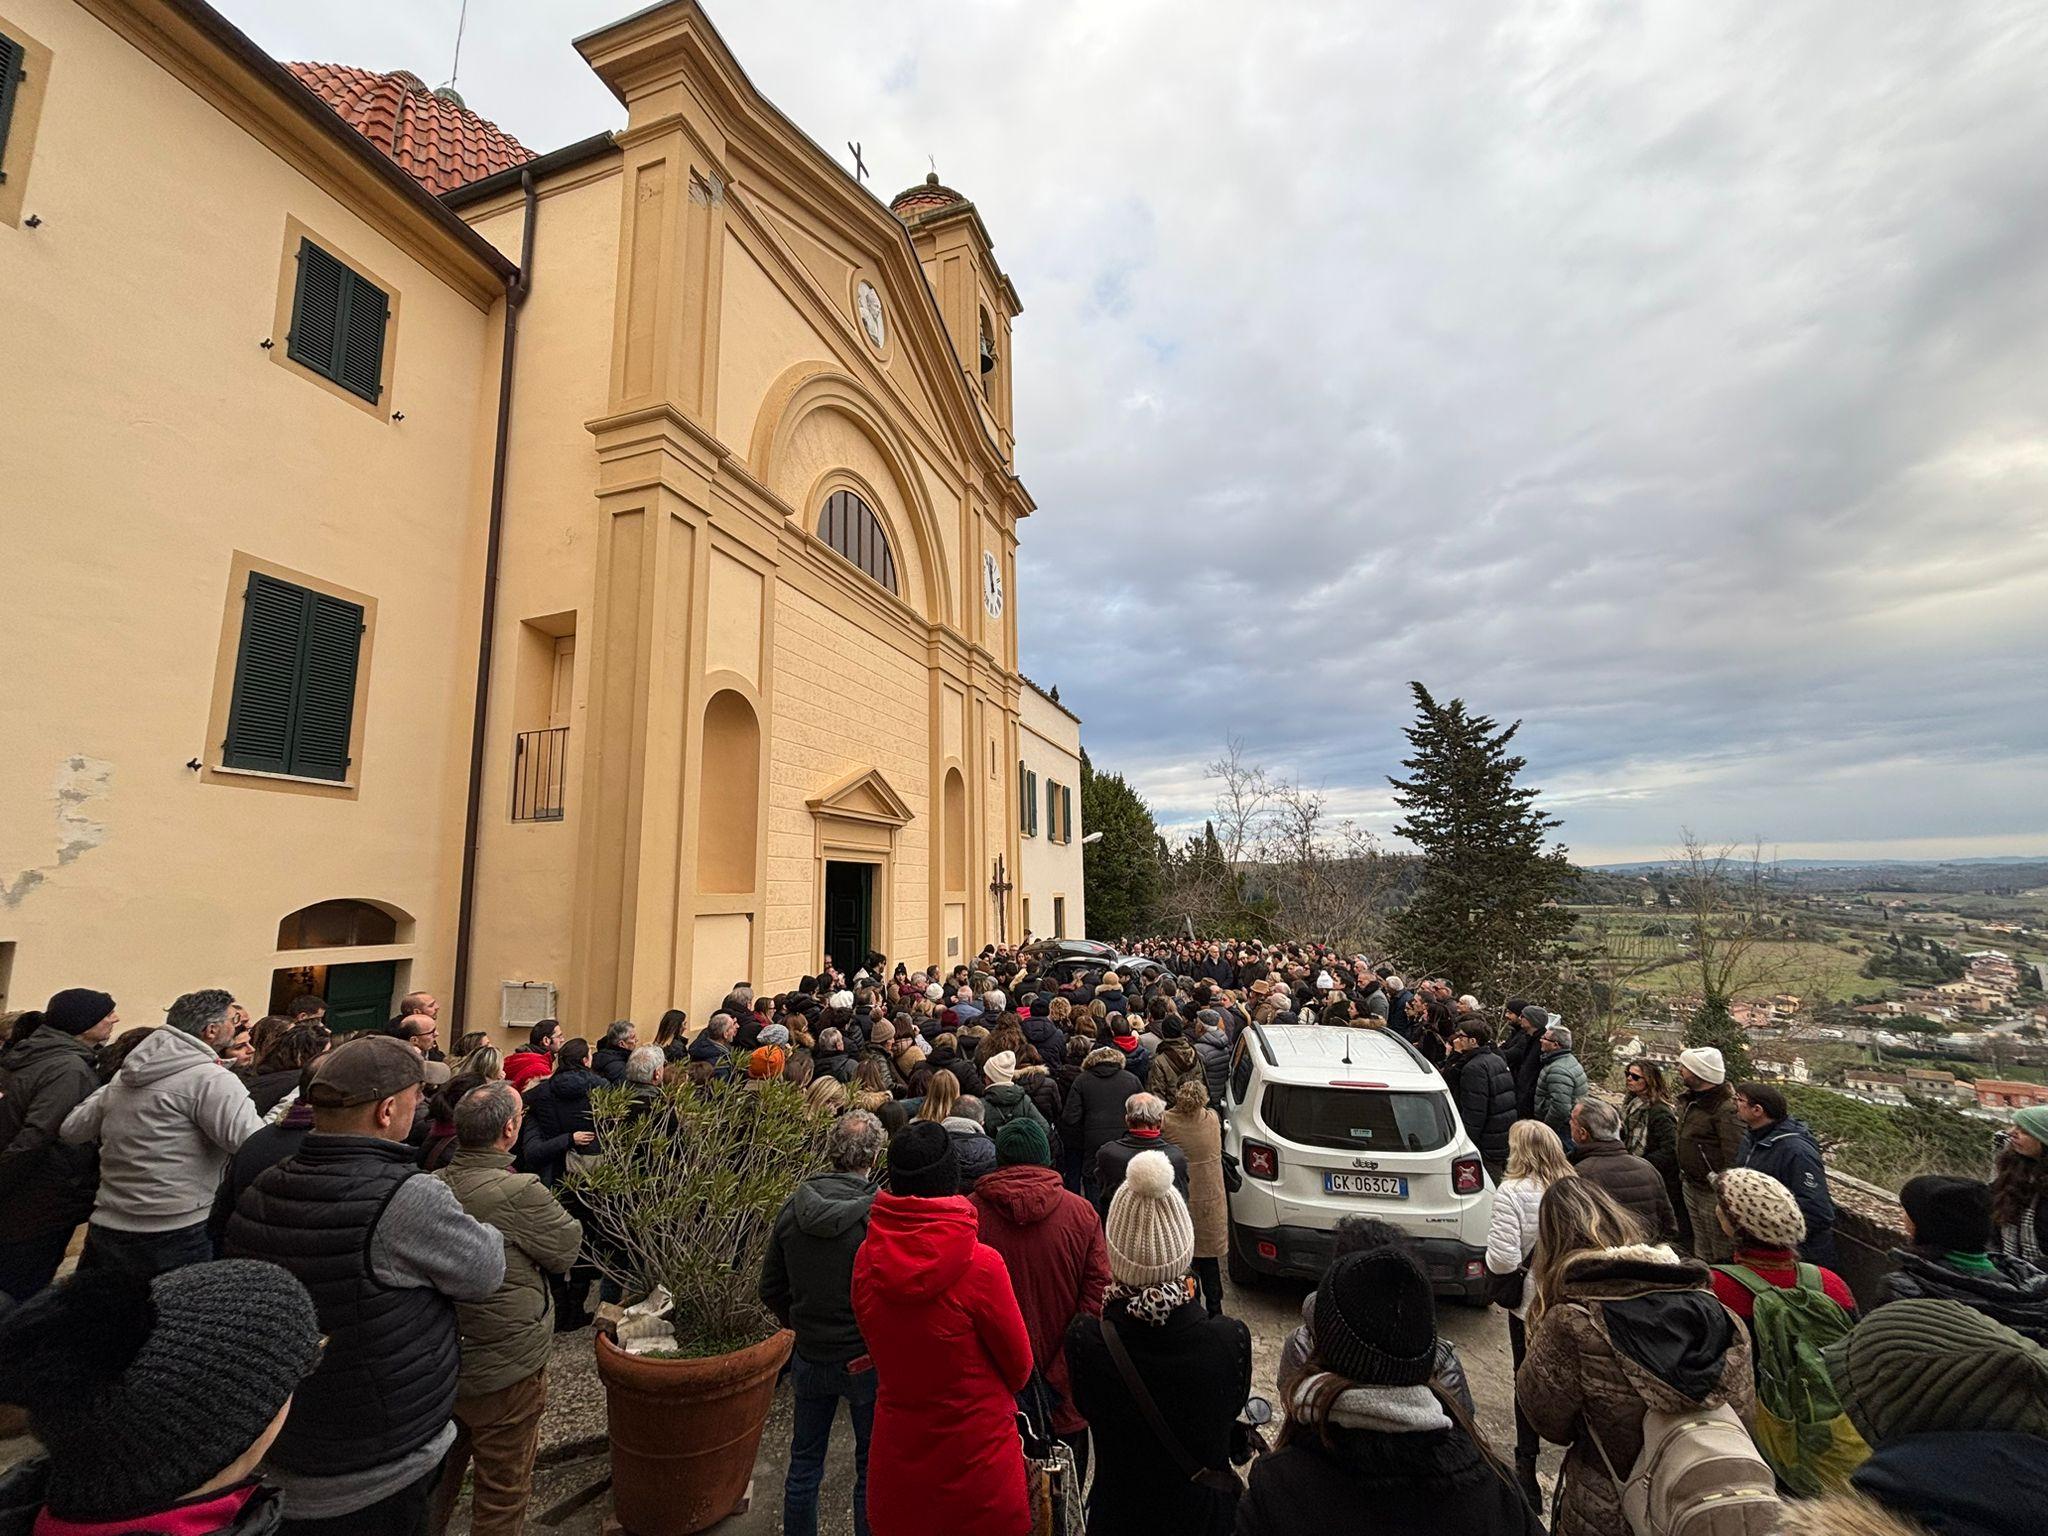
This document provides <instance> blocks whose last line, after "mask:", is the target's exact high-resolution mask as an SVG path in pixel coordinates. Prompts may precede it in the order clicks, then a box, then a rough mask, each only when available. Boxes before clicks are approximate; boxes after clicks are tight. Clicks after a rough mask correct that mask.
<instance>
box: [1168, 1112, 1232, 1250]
mask: <svg viewBox="0 0 2048 1536" xmlns="http://www.w3.org/2000/svg"><path fill="white" fill-rule="evenodd" d="M1159 1134H1160V1136H1161V1137H1163V1138H1164V1139H1165V1140H1167V1141H1170V1142H1172V1143H1173V1144H1174V1145H1175V1146H1176V1147H1179V1148H1180V1150H1181V1155H1182V1156H1183V1157H1185V1158H1186V1159H1187V1160H1188V1215H1190V1216H1192V1217H1193V1218H1194V1222H1195V1257H1196V1258H1198V1259H1220V1258H1222V1257H1223V1255H1224V1253H1225V1251H1226V1250H1227V1249H1228V1247H1229V1245H1230V1201H1229V1197H1228V1195H1227V1194H1226V1193H1225V1192H1224V1188H1223V1124H1222V1122H1221V1121H1219V1120H1218V1119H1217V1118H1216V1111H1215V1110H1213V1109H1203V1110H1198V1111H1197V1112H1196V1113H1194V1114H1192V1115H1184V1114H1182V1113H1181V1112H1180V1111H1179V1110H1177V1109H1169V1110H1168V1111H1167V1112H1166V1120H1165V1122H1164V1123H1163V1124H1162V1125H1161V1126H1160V1127H1159Z"/></svg>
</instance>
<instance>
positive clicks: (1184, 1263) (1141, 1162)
mask: <svg viewBox="0 0 2048 1536" xmlns="http://www.w3.org/2000/svg"><path fill="white" fill-rule="evenodd" d="M1102 1236H1103V1239H1104V1241H1105V1242H1107V1244H1108V1245H1109V1273H1110V1275H1111V1277H1112V1278H1114V1279H1115V1280H1117V1281H1118V1282H1119V1283H1120V1284H1123V1285H1132V1286H1137V1285H1165V1284H1166V1283H1167V1282H1168V1281H1170V1280H1178V1279H1180V1278H1181V1277H1182V1276H1183V1275H1185V1274H1186V1273H1187V1272H1188V1271H1189V1270H1191V1269H1193V1268H1194V1267H1195V1223H1194V1220H1193V1218H1192V1217H1190V1216H1189V1215H1188V1203H1187V1201H1185V1200H1183V1199H1181V1197H1180V1191H1179V1190H1177V1189H1175V1188H1174V1187H1173V1164H1172V1163H1170V1162H1168V1161H1167V1160H1166V1154H1165V1153H1164V1152H1140V1153H1139V1154H1138V1155H1137V1156H1136V1157H1134V1158H1132V1159H1131V1166H1130V1167H1129V1168H1128V1169H1126V1170H1125V1171H1124V1181H1123V1183H1121V1184H1119V1185H1118V1186H1117V1191H1116V1193H1115V1194H1114V1195H1112V1196H1111V1197H1110V1201H1109V1220H1108V1221H1107V1222H1105V1223H1104V1224H1103V1230H1102Z"/></svg>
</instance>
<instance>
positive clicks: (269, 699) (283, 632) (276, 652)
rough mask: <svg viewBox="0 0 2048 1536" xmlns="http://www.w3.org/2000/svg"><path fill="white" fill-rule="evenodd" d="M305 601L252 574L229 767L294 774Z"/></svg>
mask: <svg viewBox="0 0 2048 1536" xmlns="http://www.w3.org/2000/svg"><path fill="white" fill-rule="evenodd" d="M306 597H307V593H306V592H305V591H304V589H302V588H299V587H294V586H291V585H290V584H288V583H286V582H282V581H276V580H273V579H272V578H271V577H268V576H263V575H259V574H258V573H257V572H255V571H251V572H250V573H249V587H248V592H247V594H246V596H245V598H244V600H243V605H242V645H241V651H240V654H239V655H237V656H236V658H235V686H234V692H233V694H232V695H231V696H230V698H229V702H228V739H227V744H226V749H225V751H223V753H222V755H221V762H222V763H223V764H224V765H225V766H226V767H229V768H253V769H256V770H257V771H258V772H261V773H289V772H290V771H291V751H292V710H293V706H294V704H295V703H296V702H297V699H298V678H299V647H300V640H301V636H302V634H303V632H304V630H305V610H306V601H305V600H306Z"/></svg>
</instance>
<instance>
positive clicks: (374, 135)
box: [285, 63, 533, 196]
mask: <svg viewBox="0 0 2048 1536" xmlns="http://www.w3.org/2000/svg"><path fill="white" fill-rule="evenodd" d="M285 68H287V69H289V70H290V71H291V72H292V73H293V74H295V75H297V76H298V77H299V79H300V80H301V81H303V82H304V83H305V84H306V85H307V86H309V87H310V88H311V89H312V90H313V92H314V94H315V95H317V96H319V97H320V99H321V100H322V101H324V102H326V103H327V105H328V106H330V107H332V108H333V109H334V110H335V111H336V112H337V113H339V114H340V116H341V119H342V121H344V122H346V123H347V124H348V125H349V126H350V127H351V128H353V129H355V130H356V131H357V132H358V133H360V134H361V135H362V136H363V137H364V138H366V139H368V140H369V141H370V142H371V143H372V144H374V145H376V147H377V148H378V149H380V150H382V151H383V152H384V153H385V154H387V155H389V156H390V157H391V158H392V159H393V160H395V161H397V162H398V163H399V165H400V166H402V167H404V169H405V170H406V171H407V172H409V173H410V174H411V175H412V177H413V178H414V180H416V181H418V182H419V183H420V184H421V185H422V186H424V187H425V188H426V189H427V190H428V191H429V192H432V193H434V194H435V195H436V196H439V195H440V194H441V193H444V192H452V191H453V190H455V188H457V187H460V186H465V185H467V184H468V183H470V182H472V181H477V180H479V179H481V178H483V177H485V176H489V175H492V174H493V173H495V172H498V171H503V170H509V169H510V168H511V167H513V166H516V165H524V164H525V163H526V162H527V161H529V160H531V159H532V158H533V151H532V150H530V149H528V148H527V147H526V146H525V145H523V144H521V143H520V142H519V141H518V140H517V139H515V138H513V137H512V135H511V134H509V133H507V132H505V130H504V129H502V128H500V127H499V126H498V125H497V124H496V123H493V122H490V121H489V120H487V119H485V118H482V117H479V116H478V115H477V114H476V113H474V112H472V111H470V110H469V108H468V107H466V106H464V105H463V102H462V98H461V96H459V95H457V94H456V92H455V90H454V88H453V87H452V86H443V87H442V88H441V89H440V90H438V91H434V90H429V89H428V88H427V83H426V82H425V81H424V80H422V79H420V77H419V76H418V75H416V74H414V73H413V72H412V71H411V70H409V69H395V70H392V71H391V72H390V73H388V74H379V73H378V72H377V71H376V70H371V69H357V68H355V67H354V66H352V65H348V64H307V63H301V64H287V65H286V66H285Z"/></svg>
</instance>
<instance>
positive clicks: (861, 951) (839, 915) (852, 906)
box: [825, 859, 875, 976]
mask: <svg viewBox="0 0 2048 1536" xmlns="http://www.w3.org/2000/svg"><path fill="white" fill-rule="evenodd" d="M874 878H875V866H874V865H872V864H852V863H843V862H841V861H840V860H837V859H833V860H831V861H829V862H828V863H827V864H826V865H825V953H826V954H828V955H830V956H831V957H832V961H833V963H834V964H835V965H837V966H838V967H839V969H840V970H841V971H843V972H845V973H846V974H847V975H849V976H851V975H852V974H853V973H854V972H855V971H857V970H859V969H860V968H861V966H862V965H863V964H864V963H866V961H867V957H868V942H869V941H868V935H869V933H870V931H871V930H870V927H869V920H870V916H871V912H872V907H873V901H874Z"/></svg>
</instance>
